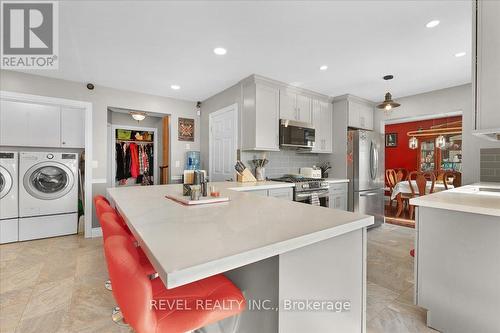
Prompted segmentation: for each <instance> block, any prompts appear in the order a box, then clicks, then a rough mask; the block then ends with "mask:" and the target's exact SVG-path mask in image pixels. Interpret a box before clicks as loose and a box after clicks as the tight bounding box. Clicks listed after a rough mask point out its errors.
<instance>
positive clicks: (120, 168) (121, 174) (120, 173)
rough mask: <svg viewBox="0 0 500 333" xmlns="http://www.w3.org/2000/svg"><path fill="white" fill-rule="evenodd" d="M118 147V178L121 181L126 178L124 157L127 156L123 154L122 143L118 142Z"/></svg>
mask: <svg viewBox="0 0 500 333" xmlns="http://www.w3.org/2000/svg"><path fill="white" fill-rule="evenodd" d="M115 146H116V147H115V148H116V180H118V181H120V180H122V179H124V178H125V170H124V168H123V167H124V159H125V156H124V154H123V149H122V145H121V144H120V143H117V144H116V145H115Z"/></svg>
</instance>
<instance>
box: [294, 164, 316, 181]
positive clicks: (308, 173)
mask: <svg viewBox="0 0 500 333" xmlns="http://www.w3.org/2000/svg"><path fill="white" fill-rule="evenodd" d="M299 174H300V175H301V176H304V177H306V178H314V179H320V178H321V169H319V168H316V166H313V167H312V168H300V169H299Z"/></svg>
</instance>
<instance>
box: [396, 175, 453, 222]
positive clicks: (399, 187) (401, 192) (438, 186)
mask: <svg viewBox="0 0 500 333" xmlns="http://www.w3.org/2000/svg"><path fill="white" fill-rule="evenodd" d="M411 186H412V187H413V190H414V191H415V195H417V196H418V195H419V191H418V186H417V182H416V181H415V180H411ZM431 187H432V181H427V183H426V185H425V193H429V192H430V190H431ZM452 188H453V185H448V186H447V187H446V186H445V184H444V183H443V182H434V190H433V193H434V192H441V191H445V190H447V189H452ZM412 195H413V193H412V191H411V188H410V181H408V180H403V181H400V182H398V183H396V185H395V186H394V188H393V189H392V193H391V200H396V202H397V204H398V205H397V212H396V217H400V216H401V214H402V213H403V209H404V203H403V198H409V197H411V196H412Z"/></svg>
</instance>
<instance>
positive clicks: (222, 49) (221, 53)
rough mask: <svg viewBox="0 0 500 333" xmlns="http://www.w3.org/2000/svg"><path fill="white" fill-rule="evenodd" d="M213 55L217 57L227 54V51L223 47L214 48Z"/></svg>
mask: <svg viewBox="0 0 500 333" xmlns="http://www.w3.org/2000/svg"><path fill="white" fill-rule="evenodd" d="M214 53H215V54H217V55H224V54H226V53H227V50H226V49H225V48H223V47H216V48H215V49H214Z"/></svg>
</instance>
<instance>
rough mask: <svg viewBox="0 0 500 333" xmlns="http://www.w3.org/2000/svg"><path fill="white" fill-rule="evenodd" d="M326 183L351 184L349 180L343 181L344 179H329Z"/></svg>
mask: <svg viewBox="0 0 500 333" xmlns="http://www.w3.org/2000/svg"><path fill="white" fill-rule="evenodd" d="M325 181H327V182H329V183H330V184H336V183H349V179H342V178H327V179H325Z"/></svg>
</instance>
